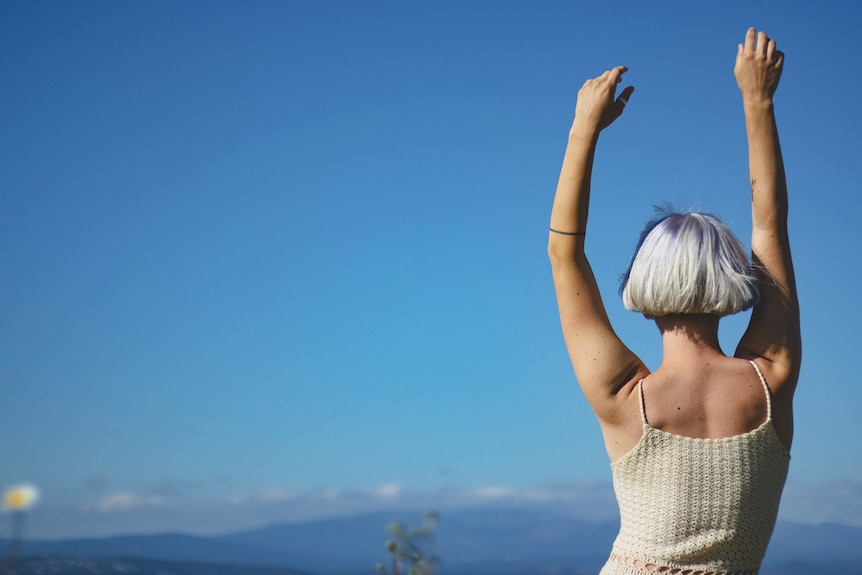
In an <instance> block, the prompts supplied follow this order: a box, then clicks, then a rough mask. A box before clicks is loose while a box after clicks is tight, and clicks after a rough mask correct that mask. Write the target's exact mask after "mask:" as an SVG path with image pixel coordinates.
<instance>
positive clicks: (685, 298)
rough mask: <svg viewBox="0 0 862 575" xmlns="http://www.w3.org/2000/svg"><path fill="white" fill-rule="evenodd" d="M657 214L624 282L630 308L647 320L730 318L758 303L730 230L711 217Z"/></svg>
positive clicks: (745, 260)
mask: <svg viewBox="0 0 862 575" xmlns="http://www.w3.org/2000/svg"><path fill="white" fill-rule="evenodd" d="M658 212H659V213H658V215H657V216H656V217H655V218H654V219H652V220H651V221H650V222H649V223H648V224H647V225H646V227H645V228H644V230H643V232H641V236H640V239H639V241H638V246H637V248H636V249H635V254H634V256H633V257H632V261H631V263H630V264H629V269H628V271H627V272H626V275H625V276H624V277H623V281H622V286H621V289H620V292H621V295H622V298H623V305H625V307H626V309H629V310H632V311H637V312H640V313H642V314H644V316H646V317H647V318H656V317H661V316H664V315H670V314H709V315H717V316H726V315H731V314H735V313H737V312H740V311H743V310H746V309H748V308H750V307H752V306H753V305H755V304H756V303H757V300H758V297H759V293H758V288H757V278H756V277H755V275H754V270H753V268H752V264H751V261H750V260H749V258H748V254H747V253H746V251H745V249H744V248H743V247H742V244H741V243H740V241H739V240H738V239H737V238H736V236H735V235H733V232H731V231H730V228H728V227H727V226H726V225H725V224H724V223H722V222H721V221H720V220H719V219H718V218H716V217H715V216H712V215H709V214H701V213H697V212H688V213H676V212H673V211H670V210H668V209H659V210H658Z"/></svg>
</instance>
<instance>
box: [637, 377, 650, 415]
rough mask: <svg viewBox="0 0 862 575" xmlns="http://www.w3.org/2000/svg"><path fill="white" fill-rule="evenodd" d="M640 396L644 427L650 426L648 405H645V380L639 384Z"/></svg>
mask: <svg viewBox="0 0 862 575" xmlns="http://www.w3.org/2000/svg"><path fill="white" fill-rule="evenodd" d="M638 396H640V404H641V421H642V422H643V424H644V425H649V422H648V421H647V418H646V403H644V380H640V381H639V382H638Z"/></svg>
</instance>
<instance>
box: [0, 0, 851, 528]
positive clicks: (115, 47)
mask: <svg viewBox="0 0 862 575" xmlns="http://www.w3.org/2000/svg"><path fill="white" fill-rule="evenodd" d="M860 23H862V6H860V5H858V4H857V3H853V2H849V1H848V2H824V3H820V4H818V5H816V6H815V5H814V4H812V3H808V2H801V1H800V2H757V3H754V2H721V3H717V2H716V3H711V4H710V5H707V4H706V3H691V2H661V3H639V2H633V1H631V2H630V1H627V0H626V1H622V2H613V3H602V4H601V5H598V3H596V5H595V6H586V5H582V3H575V2H537V3H527V2H463V3H455V2H450V3H444V2H401V3H395V2H300V1H290V2H288V1H285V2H271V1H258V2H248V3H245V2H223V1H213V2H191V1H188V2H174V3H169V2H163V1H156V2H146V3H144V2H137V3H134V2H121V3H120V2H107V1H93V2H78V3H70V2H39V1H35V2H3V3H2V4H0V78H2V94H3V97H2V101H3V105H2V106H0V133H2V137H0V194H2V195H0V198H2V209H0V269H2V271H3V273H2V275H0V301H2V302H3V303H2V308H0V309H2V322H0V383H2V390H3V397H2V402H0V431H2V434H3V437H4V444H3V448H2V451H0V453H2V457H3V465H2V466H0V484H2V485H8V484H12V483H15V482H19V481H29V482H32V483H34V484H36V485H38V486H39V487H40V488H41V490H42V493H43V498H42V501H41V502H40V505H39V507H38V508H37V509H36V510H35V511H34V513H33V517H32V520H31V521H30V524H29V526H28V529H29V532H30V533H31V534H32V535H33V536H38V537H61V536H62V537H65V536H83V535H107V534H114V533H137V532H152V531H163V530H184V531H189V532H197V533H208V532H224V531H230V530H233V529H239V528H243V527H249V526H255V525H259V524H263V523H266V522H270V521H295V520H302V519H307V518H311V517H318V516H325V515H333V514H347V513H353V512H359V511H362V510H366V509H377V508H389V507H391V508H397V507H399V506H401V507H403V506H426V505H435V506H444V507H445V506H446V505H469V504H477V503H483V502H484V503H488V502H494V503H519V504H539V503H542V502H544V503H549V504H553V505H554V506H556V507H558V508H562V507H565V508H566V509H569V510H570V512H572V513H575V514H583V515H596V516H599V515H602V514H603V513H605V514H608V516H612V515H613V511H614V509H613V503H612V499H609V489H610V488H609V480H610V471H609V469H608V466H607V457H606V455H605V453H604V451H603V447H602V443H601V438H600V435H599V430H598V426H597V424H596V422H595V419H594V417H593V415H592V413H591V412H590V411H589V408H588V406H587V405H586V402H585V401H584V400H583V398H582V397H581V395H580V392H579V390H578V389H577V385H576V382H575V379H574V376H573V374H572V372H571V367H570V365H569V363H568V358H567V355H566V353H565V349H564V346H563V342H562V337H561V334H560V330H559V324H558V320H557V317H556V306H555V302H554V296H553V287H552V283H551V278H550V270H549V266H548V263H547V258H546V255H545V246H546V240H547V232H546V230H547V221H548V216H549V211H550V205H551V200H552V195H553V191H554V186H555V183H556V177H557V173H558V170H559V165H560V161H561V158H562V153H563V149H564V146H565V140H566V133H567V130H568V127H569V123H570V121H571V118H572V111H573V108H574V103H575V95H576V92H577V89H578V88H579V87H580V85H581V83H582V82H583V80H584V79H586V78H587V77H591V76H595V75H598V74H599V73H601V72H602V71H603V70H605V69H607V68H609V67H612V66H615V65H619V64H624V65H626V66H628V67H629V69H630V71H629V72H628V74H627V75H626V77H625V84H626V85H628V84H632V85H634V86H635V87H636V91H635V94H634V96H633V97H632V100H631V103H630V105H629V107H628V108H627V110H626V113H625V115H624V117H623V118H621V119H620V120H619V121H618V122H617V124H615V125H614V126H613V127H612V128H611V129H610V130H609V131H608V132H607V133H606V134H605V135H603V136H602V140H601V142H600V145H599V151H598V157H597V160H596V167H595V176H594V191H593V205H592V210H591V221H590V227H589V238H588V244H587V246H588V247H587V249H588V253H589V254H590V256H591V260H592V262H593V266H594V269H595V272H596V275H597V277H598V280H599V283H600V285H601V288H602V291H603V294H604V296H605V302H606V305H607V307H608V308H609V314H610V316H611V319H612V321H613V323H614V325H615V326H616V328H617V331H618V332H619V334H620V335H621V337H622V338H623V340H624V341H626V342H627V343H628V344H629V346H630V347H632V348H633V349H634V350H635V351H636V352H637V353H639V354H641V356H642V357H643V358H644V359H645V361H646V362H647V364H648V365H650V366H651V367H653V368H655V367H657V366H658V363H659V360H660V348H659V344H660V342H659V339H658V334H657V331H656V330H655V328H654V326H653V325H652V324H651V323H649V322H647V321H646V320H644V319H642V318H641V317H640V316H637V315H635V314H631V313H629V312H626V311H625V310H624V309H623V308H622V305H621V304H620V303H619V299H618V297H617V295H616V292H617V286H618V278H619V276H620V274H621V273H622V272H623V271H624V269H625V266H626V263H627V261H628V258H629V257H630V252H631V250H632V249H633V247H634V243H635V240H636V239H637V235H638V232H639V230H640V227H641V225H642V224H643V223H644V222H645V221H646V220H647V219H649V217H650V215H651V207H652V206H653V205H655V204H657V203H660V202H662V201H665V200H669V201H671V202H674V203H675V204H677V205H678V206H680V207H683V208H697V209H702V210H705V211H710V212H713V213H716V214H717V215H719V216H721V217H722V218H724V219H725V220H726V221H728V222H729V223H730V225H731V226H732V227H733V228H734V229H735V230H736V231H737V232H738V233H739V235H740V236H741V237H742V239H743V241H744V242H746V243H747V238H748V235H749V234H750V220H749V218H750V216H749V213H748V209H749V207H748V183H747V182H748V179H747V161H746V159H747V153H746V148H745V138H744V136H745V132H744V126H743V118H742V111H741V105H740V98H739V94H738V91H737V88H736V85H735V81H734V79H733V74H732V68H733V62H734V58H735V54H736V44H737V43H738V42H740V41H741V40H742V37H743V34H744V32H745V29H746V28H747V27H748V26H751V25H754V26H756V27H758V28H762V29H765V30H766V31H767V32H769V33H770V35H772V36H773V37H775V38H776V39H777V42H778V46H779V48H780V49H782V50H784V51H785V52H786V53H787V62H786V66H785V73H784V77H783V79H782V83H781V86H780V88H779V92H778V95H777V98H776V110H777V116H778V121H779V130H780V132H781V138H782V146H783V151H784V156H785V161H786V164H787V173H788V180H789V186H790V193H791V220H790V230H791V235H792V243H793V249H794V259H795V262H796V268H797V275H798V282H799V292H800V297H801V304H802V320H803V337H804V345H805V355H804V360H803V368H802V375H801V380H800V386H799V392H798V396H797V404H796V405H797V410H796V419H797V426H796V427H797V432H796V439H795V444H794V448H793V463H792V467H791V475H790V478H789V481H788V489H787V493H786V496H785V501H784V506H783V509H782V517H783V518H785V519H788V520H805V521H825V520H829V521H838V522H844V523H853V522H854V521H855V522H857V523H858V517H860V516H862V458H860V457H858V454H859V449H858V446H857V445H856V442H855V438H858V437H860V436H862V419H860V418H859V417H858V410H859V408H860V405H862V390H860V385H859V377H858V375H856V374H855V370H854V369H853V368H852V365H853V364H852V362H853V358H854V357H856V355H857V354H858V349H857V347H858V341H859V337H858V326H859V324H860V320H862V309H860V304H859V299H858V298H857V297H855V293H854V292H855V286H856V285H858V284H859V282H860V280H862V277H860V276H861V275H862V274H860V271H859V265H858V263H859V255H858V253H857V252H858V249H857V248H858V246H859V245H860V242H859V237H858V214H859V213H862V199H860V194H859V186H858V183H857V174H856V167H857V163H858V158H859V157H860V154H859V152H860V149H859V148H860V145H859V139H858V134H859V133H860V132H862V125H860V124H862V113H860V112H859V107H858V106H856V105H855V96H856V94H858V93H859V92H860V78H859V75H858V64H859V61H860V56H862V48H860V45H859V43H858V41H857V40H856V37H857V33H858V26H859V24H860ZM746 320H747V317H738V318H736V317H735V318H731V319H729V320H727V322H726V325H725V326H724V327H723V330H722V337H723V341H724V342H725V351H727V352H732V350H733V348H734V346H735V341H734V338H736V337H738V336H739V334H740V333H741V331H742V329H743V327H744V325H745V321H746Z"/></svg>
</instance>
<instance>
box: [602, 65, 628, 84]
mask: <svg viewBox="0 0 862 575" xmlns="http://www.w3.org/2000/svg"><path fill="white" fill-rule="evenodd" d="M628 70H629V69H628V68H626V67H625V66H617V67H616V68H612V69H611V70H608V72H606V73H607V74H608V80H610V81H611V82H613V83H614V84H619V83H620V82H621V81H622V79H623V74H625V73H626V72H628Z"/></svg>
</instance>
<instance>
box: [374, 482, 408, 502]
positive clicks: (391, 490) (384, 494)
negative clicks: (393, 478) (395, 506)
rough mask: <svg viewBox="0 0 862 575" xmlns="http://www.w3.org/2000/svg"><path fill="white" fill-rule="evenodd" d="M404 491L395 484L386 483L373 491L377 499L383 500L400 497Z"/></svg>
mask: <svg viewBox="0 0 862 575" xmlns="http://www.w3.org/2000/svg"><path fill="white" fill-rule="evenodd" d="M403 491H404V489H403V488H402V487H401V486H400V485H398V484H397V483H386V484H384V485H381V486H380V487H378V488H377V489H376V490H375V493H376V495H377V496H378V497H381V498H383V499H394V498H396V497H398V496H399V495H401V493H402V492H403Z"/></svg>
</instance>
